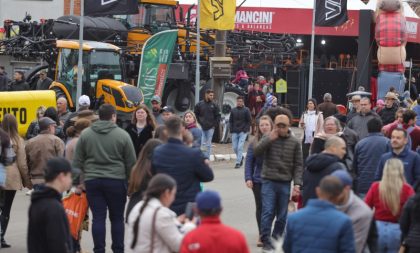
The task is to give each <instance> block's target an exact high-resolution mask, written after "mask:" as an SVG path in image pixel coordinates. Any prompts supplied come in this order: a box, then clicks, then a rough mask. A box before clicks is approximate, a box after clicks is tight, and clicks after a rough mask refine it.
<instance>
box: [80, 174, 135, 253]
mask: <svg viewBox="0 0 420 253" xmlns="http://www.w3.org/2000/svg"><path fill="white" fill-rule="evenodd" d="M85 185H86V196H87V199H88V202H89V207H90V209H91V211H92V216H93V219H92V236H93V243H94V248H93V251H94V252H95V253H105V245H106V244H105V234H106V231H105V230H106V228H105V219H106V214H107V210H109V219H110V221H111V237H112V246H111V248H112V251H113V252H114V253H124V208H125V202H126V201H127V182H126V180H120V179H106V178H101V179H92V180H88V181H86V182H85Z"/></svg>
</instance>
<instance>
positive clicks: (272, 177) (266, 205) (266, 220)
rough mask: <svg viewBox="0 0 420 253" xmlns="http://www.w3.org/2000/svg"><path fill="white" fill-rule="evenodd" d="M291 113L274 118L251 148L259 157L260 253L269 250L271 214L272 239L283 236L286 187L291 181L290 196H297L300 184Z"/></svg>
mask: <svg viewBox="0 0 420 253" xmlns="http://www.w3.org/2000/svg"><path fill="white" fill-rule="evenodd" d="M291 118H292V116H291V113H290V112H289V113H288V114H287V115H284V114H280V115H277V116H276V117H275V120H274V129H273V130H272V131H271V133H270V134H269V135H266V136H264V137H262V138H261V140H260V141H259V142H258V143H257V145H256V146H255V148H254V151H255V155H256V156H262V157H263V168H262V172H261V178H262V179H263V182H262V188H261V195H262V216H261V240H262V242H263V244H264V247H263V248H264V250H271V249H273V246H272V244H271V227H272V223H273V219H274V215H277V221H276V223H275V226H274V231H273V237H275V238H277V237H279V236H281V235H282V234H283V231H284V227H285V225H286V216H287V208H288V204H289V198H290V185H291V181H292V180H293V184H294V187H293V195H298V194H299V193H300V185H302V170H303V168H302V163H303V161H302V147H301V144H300V141H299V140H298V139H297V138H296V137H294V136H292V135H291V131H290V129H289V127H290V123H291Z"/></svg>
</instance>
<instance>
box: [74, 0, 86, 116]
mask: <svg viewBox="0 0 420 253" xmlns="http://www.w3.org/2000/svg"><path fill="white" fill-rule="evenodd" d="M83 2H84V0H80V26H79V60H78V63H77V91H76V101H73V102H74V103H75V104H76V109H77V110H79V103H78V102H77V101H78V100H79V98H80V96H82V81H83V59H82V57H83V28H84V17H83V16H84V14H85V13H84V9H85V8H84V3H83Z"/></svg>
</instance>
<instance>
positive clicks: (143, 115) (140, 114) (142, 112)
mask: <svg viewBox="0 0 420 253" xmlns="http://www.w3.org/2000/svg"><path fill="white" fill-rule="evenodd" d="M136 119H137V120H140V121H144V120H146V119H147V112H146V111H145V110H144V109H139V110H137V111H136Z"/></svg>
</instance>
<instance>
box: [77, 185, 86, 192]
mask: <svg viewBox="0 0 420 253" xmlns="http://www.w3.org/2000/svg"><path fill="white" fill-rule="evenodd" d="M84 191H86V187H85V185H84V184H79V185H78V186H76V189H75V191H74V192H75V193H76V194H82V192H84Z"/></svg>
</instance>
